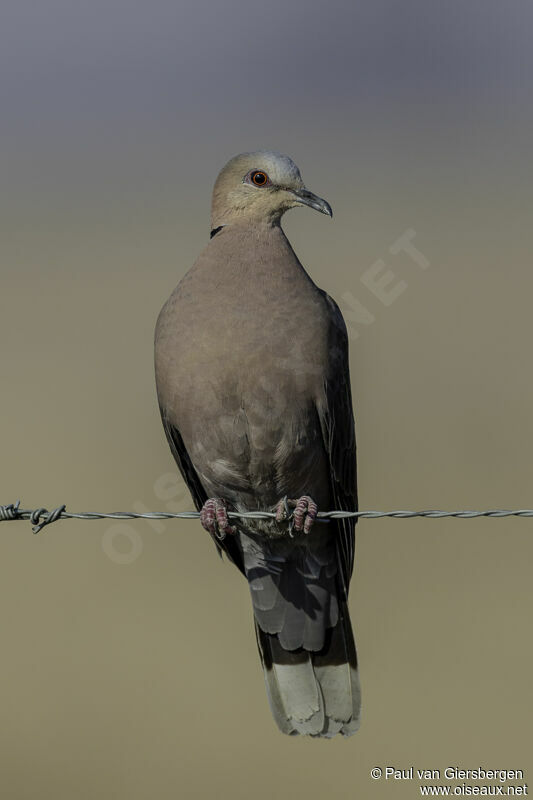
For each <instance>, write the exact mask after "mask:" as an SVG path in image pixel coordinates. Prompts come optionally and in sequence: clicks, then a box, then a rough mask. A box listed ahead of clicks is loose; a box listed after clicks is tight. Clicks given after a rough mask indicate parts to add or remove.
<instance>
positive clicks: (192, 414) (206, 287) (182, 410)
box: [155, 152, 360, 737]
mask: <svg viewBox="0 0 533 800" xmlns="http://www.w3.org/2000/svg"><path fill="white" fill-rule="evenodd" d="M257 173H259V177H257ZM256 181H258V182H259V183H256ZM296 205H308V206H311V207H312V208H316V209H317V210H319V211H322V212H323V213H326V214H329V215H331V209H330V207H329V205H328V204H327V203H326V202H325V201H324V200H321V199H320V198H318V197H316V195H313V194H312V193H311V192H309V191H308V190H307V189H306V188H305V186H304V184H303V181H302V178H301V176H300V173H299V171H298V169H297V167H296V166H295V164H294V163H293V162H292V161H291V160H290V159H289V158H287V157H286V156H280V155H278V154H275V153H270V152H258V153H245V154H243V155H240V156H237V157H236V158H234V159H232V160H231V161H230V162H229V163H228V164H227V165H226V166H225V167H224V169H223V170H222V172H221V173H220V175H219V177H218V179H217V182H216V184H215V188H214V192H213V212H212V229H213V231H214V232H215V235H214V236H213V237H212V239H211V240H210V241H209V243H208V245H207V246H206V248H205V249H204V250H203V252H202V253H201V254H200V256H199V258H198V260H197V261H196V263H195V264H194V266H193V267H192V268H191V269H190V270H189V272H188V273H187V274H186V275H185V277H184V278H183V279H182V280H181V281H180V283H179V284H178V286H177V287H176V289H175V290H174V292H173V293H172V295H171V296H170V298H169V300H168V301H167V303H166V304H165V306H164V307H163V309H162V311H161V314H160V315H159V319H158V322H157V328H156V343H155V344H156V346H155V362H156V381H157V390H158V398H159V404H160V408H161V416H162V420H163V425H164V428H165V432H166V435H167V438H168V441H169V444H170V447H171V449H172V452H173V455H174V457H175V459H176V461H177V464H178V466H179V468H180V471H181V473H182V475H183V477H184V479H185V481H186V483H187V485H188V487H189V489H190V492H191V494H192V497H193V500H194V503H195V505H196V507H197V508H198V509H200V508H202V507H203V506H204V503H205V502H206V501H207V499H208V498H222V499H223V500H224V501H226V503H227V505H228V507H229V508H231V509H235V510H238V511H246V510H254V509H259V510H263V509H275V508H276V505H277V503H278V502H279V500H280V498H282V497H284V496H288V497H290V498H298V497H300V496H302V495H310V496H311V497H312V498H313V500H314V501H316V503H317V504H318V507H319V508H321V509H322V510H327V509H330V508H340V509H347V510H352V509H355V508H356V506H357V494H356V467H355V434H354V421H353V413H352V405H351V395H350V381H349V369H348V344H347V336H346V327H345V324H344V320H343V318H342V315H341V313H340V311H339V309H338V307H337V305H336V304H335V302H334V301H333V300H332V299H331V298H330V297H329V296H328V295H327V294H326V293H325V292H323V291H322V290H321V289H319V288H318V287H317V286H316V285H315V284H314V283H313V281H312V280H311V278H310V277H309V275H308V274H307V273H306V271H305V270H304V268H303V267H302V265H301V264H300V262H299V261H298V258H297V257H296V255H295V253H294V251H293V250H292V247H291V245H290V244H289V242H288V240H287V238H286V237H285V234H284V233H283V231H282V229H281V226H280V218H281V216H282V214H283V213H284V212H285V211H286V210H288V209H289V208H291V207H293V206H296ZM231 522H232V524H235V525H236V531H235V533H234V534H230V533H228V534H227V535H226V536H225V537H224V538H221V537H219V536H217V535H216V531H215V535H214V537H213V538H214V539H215V541H216V544H217V547H218V548H219V549H220V550H221V551H223V552H225V553H226V555H227V556H228V558H229V559H230V560H231V561H232V562H233V563H234V564H235V565H236V566H237V567H238V569H239V570H240V571H241V572H242V573H243V574H244V575H245V576H246V578H247V580H248V582H249V585H250V591H251V597H252V603H253V609H254V618H255V628H256V636H257V642H258V647H259V652H260V655H261V659H262V663H263V667H264V672H265V679H266V684H267V691H268V696H269V700H270V704H271V708H272V712H273V715H274V718H275V720H276V722H277V724H278V726H279V727H280V729H281V730H282V731H284V732H285V733H302V734H310V735H314V736H325V737H329V736H333V735H334V734H336V733H338V732H340V733H343V734H344V735H350V734H351V733H354V732H355V731H356V730H357V728H358V726H359V711H360V689H359V681H358V672H357V659H356V651H355V645H354V641H353V636H352V631H351V626H350V619H349V614H348V606H347V592H348V585H349V582H350V577H351V573H352V569H353V553H354V521H353V520H342V521H331V522H330V523H329V524H324V523H319V522H316V523H315V524H314V525H313V526H312V528H311V530H310V532H309V533H308V534H305V533H300V532H295V533H294V535H293V536H291V535H289V529H288V526H287V524H286V523H277V522H275V521H271V520H268V521H262V520H261V521H260V520H241V521H237V522H235V520H232V521H231ZM210 530H212V531H213V530H214V529H213V528H210ZM214 668H215V666H214Z"/></svg>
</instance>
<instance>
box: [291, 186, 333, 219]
mask: <svg viewBox="0 0 533 800" xmlns="http://www.w3.org/2000/svg"><path fill="white" fill-rule="evenodd" d="M291 192H292V194H293V195H294V196H295V197H296V198H297V199H298V202H299V203H301V204H302V205H304V206H309V207H310V208H314V209H315V210H316V211H320V213H321V214H327V215H328V217H332V216H333V211H332V210H331V206H330V204H329V203H327V202H326V201H325V200H323V199H322V198H321V197H318V195H316V194H313V192H310V191H309V190H308V189H291Z"/></svg>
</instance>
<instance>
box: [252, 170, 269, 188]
mask: <svg viewBox="0 0 533 800" xmlns="http://www.w3.org/2000/svg"><path fill="white" fill-rule="evenodd" d="M250 180H251V181H252V183H253V184H254V186H265V185H266V184H267V183H268V175H267V174H266V172H261V171H260V170H257V171H256V172H252V174H251V175H250Z"/></svg>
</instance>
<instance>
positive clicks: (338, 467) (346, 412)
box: [319, 292, 358, 593]
mask: <svg viewBox="0 0 533 800" xmlns="http://www.w3.org/2000/svg"><path fill="white" fill-rule="evenodd" d="M324 296H325V299H326V301H327V303H328V305H329V307H330V312H331V323H332V324H331V329H330V342H329V345H330V346H329V353H330V368H329V371H328V376H327V378H326V380H325V386H324V393H325V404H324V405H322V407H321V408H319V416H320V425H321V429H322V437H323V440H324V445H325V448H326V452H327V454H328V457H329V465H330V476H331V494H332V498H333V502H334V504H335V509H339V510H342V511H357V508H358V506H357V468H356V448H355V423H354V417H353V409H352V395H351V389H350V370H349V363H348V334H347V332H346V324H345V322H344V319H343V317H342V314H341V311H340V309H339V307H338V306H337V304H336V303H335V301H334V300H333V299H332V298H331V297H329V295H327V294H326V293H325V292H324ZM355 523H356V518H353V517H352V518H349V519H339V520H337V521H336V522H335V523H332V524H334V525H335V526H336V528H337V535H336V541H337V553H338V559H339V565H340V569H341V575H342V579H343V584H344V589H345V592H346V593H347V592H348V586H349V584H350V578H351V576H352V571H353V562H354V550H355Z"/></svg>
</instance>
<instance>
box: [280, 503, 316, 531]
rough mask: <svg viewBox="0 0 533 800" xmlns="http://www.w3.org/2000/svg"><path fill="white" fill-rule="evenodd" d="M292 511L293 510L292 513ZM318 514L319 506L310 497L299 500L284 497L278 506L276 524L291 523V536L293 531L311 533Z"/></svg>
mask: <svg viewBox="0 0 533 800" xmlns="http://www.w3.org/2000/svg"><path fill="white" fill-rule="evenodd" d="M291 509H293V510H292V511H291ZM317 513H318V508H317V504H316V503H315V501H314V500H313V498H312V497H309V495H306V494H305V495H302V497H299V498H298V500H289V499H288V498H287V496H285V497H283V498H282V499H281V500H280V501H279V503H278V504H277V506H276V522H284V521H288V522H289V535H290V536H292V531H293V529H294V530H296V531H303V532H304V533H309V532H310V530H311V528H312V527H313V523H314V521H315V519H316V516H317Z"/></svg>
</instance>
